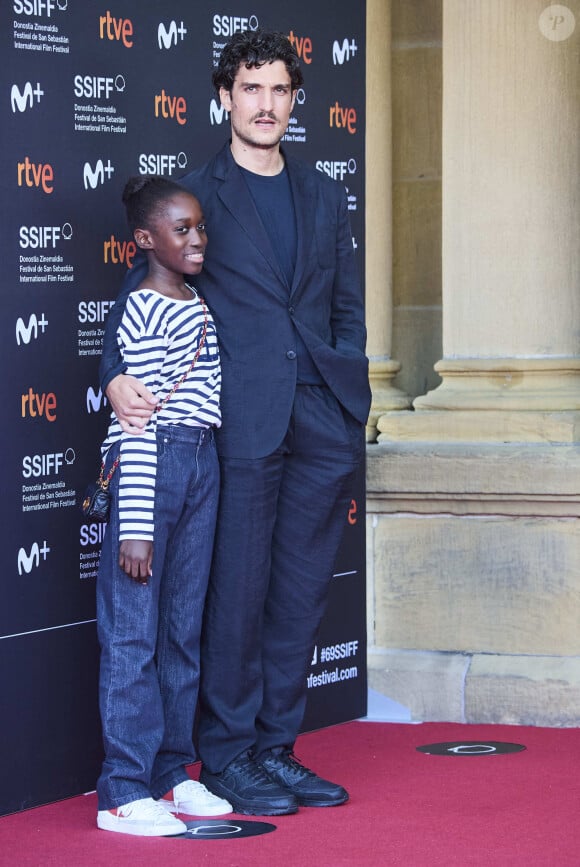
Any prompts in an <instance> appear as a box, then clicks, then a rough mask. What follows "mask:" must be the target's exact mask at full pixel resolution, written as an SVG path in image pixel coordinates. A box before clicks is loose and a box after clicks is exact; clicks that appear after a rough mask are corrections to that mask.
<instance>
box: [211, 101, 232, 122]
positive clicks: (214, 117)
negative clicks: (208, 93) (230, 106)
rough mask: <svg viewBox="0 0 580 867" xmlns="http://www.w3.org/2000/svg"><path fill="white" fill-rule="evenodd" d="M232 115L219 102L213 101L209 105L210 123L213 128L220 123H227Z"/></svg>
mask: <svg viewBox="0 0 580 867" xmlns="http://www.w3.org/2000/svg"><path fill="white" fill-rule="evenodd" d="M229 116H230V113H229V111H226V110H225V108H224V107H223V105H221V104H220V103H218V102H217V100H215V99H212V101H211V102H210V104H209V122H210V123H211V125H212V126H214V125H215V124H217V125H218V126H219V125H220V123H225V121H226V120H227V119H228V118H229Z"/></svg>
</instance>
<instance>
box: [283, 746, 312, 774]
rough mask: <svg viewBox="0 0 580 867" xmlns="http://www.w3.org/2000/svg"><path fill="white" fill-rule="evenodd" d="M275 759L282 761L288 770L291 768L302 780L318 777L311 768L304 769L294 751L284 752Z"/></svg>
mask: <svg viewBox="0 0 580 867" xmlns="http://www.w3.org/2000/svg"><path fill="white" fill-rule="evenodd" d="M274 758H275V759H280V760H281V761H282V762H283V763H284V765H285V766H286V767H287V768H290V769H291V770H292V771H293V772H294V774H295V775H296V776H297V777H300V778H301V779H304V777H315V776H316V774H315V773H314V771H311V770H310V768H305V767H304V765H303V764H302V763H301V761H300V759H299V758H298V756H296V755H295V754H294V753H293V752H292V750H284V752H281V753H279V754H278V755H277V756H274Z"/></svg>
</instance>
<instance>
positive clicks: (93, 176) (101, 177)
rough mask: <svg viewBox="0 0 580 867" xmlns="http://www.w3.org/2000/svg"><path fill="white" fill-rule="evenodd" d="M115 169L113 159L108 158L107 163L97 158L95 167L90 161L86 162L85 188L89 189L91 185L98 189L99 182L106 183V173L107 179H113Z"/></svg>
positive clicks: (84, 171)
mask: <svg viewBox="0 0 580 867" xmlns="http://www.w3.org/2000/svg"><path fill="white" fill-rule="evenodd" d="M114 172H115V169H114V167H113V166H112V165H111V160H107V165H105V164H104V163H103V161H102V160H97V163H96V165H95V168H94V169H93V167H92V166H91V164H90V163H85V164H84V166H83V183H84V185H85V190H88V189H89V187H90V188H91V190H96V189H97V187H98V186H99V184H104V183H105V175H106V176H107V180H108V181H110V180H111V175H112V174H114Z"/></svg>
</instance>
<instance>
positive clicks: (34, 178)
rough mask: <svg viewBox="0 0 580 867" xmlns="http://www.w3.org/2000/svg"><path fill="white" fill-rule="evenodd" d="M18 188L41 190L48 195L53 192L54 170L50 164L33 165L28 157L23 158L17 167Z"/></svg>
mask: <svg viewBox="0 0 580 867" xmlns="http://www.w3.org/2000/svg"><path fill="white" fill-rule="evenodd" d="M17 176H18V186H19V187H23V186H26V187H36V188H37V189H38V188H39V187H40V188H42V190H43V192H45V193H46V194H47V195H50V194H51V193H52V191H53V190H54V187H53V185H52V184H53V181H54V170H53V168H52V166H51V164H50V163H33V162H31V160H30V157H28V156H26V157H24V162H22V163H18V166H17Z"/></svg>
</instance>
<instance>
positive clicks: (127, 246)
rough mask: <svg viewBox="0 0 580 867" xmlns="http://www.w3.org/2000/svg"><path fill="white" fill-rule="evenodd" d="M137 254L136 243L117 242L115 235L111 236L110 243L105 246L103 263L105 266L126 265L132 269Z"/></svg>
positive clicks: (106, 242) (105, 243)
mask: <svg viewBox="0 0 580 867" xmlns="http://www.w3.org/2000/svg"><path fill="white" fill-rule="evenodd" d="M136 252H137V245H136V243H135V241H117V239H116V238H115V236H114V235H111V237H110V238H109V240H108V241H105V242H104V244H103V261H104V262H105V265H108V264H109V263H111V264H112V265H126V266H127V268H131V266H132V265H133V257H134V255H135V253H136Z"/></svg>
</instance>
